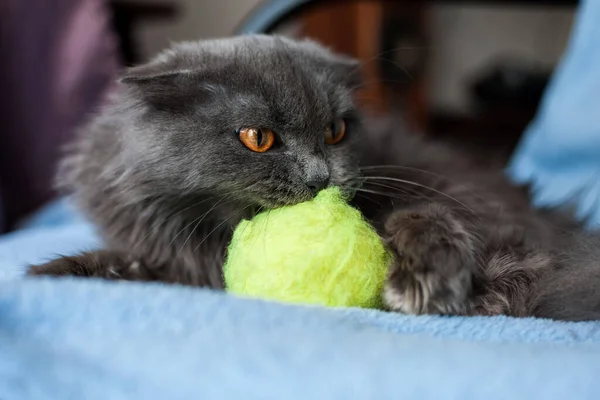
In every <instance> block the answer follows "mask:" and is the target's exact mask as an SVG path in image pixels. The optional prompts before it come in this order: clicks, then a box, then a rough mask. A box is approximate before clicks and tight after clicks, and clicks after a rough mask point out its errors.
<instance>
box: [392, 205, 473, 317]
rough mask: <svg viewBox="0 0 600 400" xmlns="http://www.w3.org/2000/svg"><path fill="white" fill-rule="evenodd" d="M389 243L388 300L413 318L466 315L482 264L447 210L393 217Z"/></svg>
mask: <svg viewBox="0 0 600 400" xmlns="http://www.w3.org/2000/svg"><path fill="white" fill-rule="evenodd" d="M384 240H385V242H386V243H387V245H388V246H389V248H390V249H391V250H392V252H393V254H394V262H393V263H392V265H391V267H390V270H389V272H388V279H387V282H386V285H385V289H384V293H383V300H384V304H385V305H386V307H387V308H388V309H390V310H393V311H398V312H402V313H407V314H445V315H447V314H464V313H465V312H467V309H468V307H469V298H470V295H471V292H472V278H473V274H474V272H475V268H476V263H475V258H474V250H473V245H472V241H471V237H470V235H469V234H468V232H467V231H466V230H465V229H464V227H463V225H462V224H461V223H460V222H459V221H458V220H456V219H455V218H454V217H453V216H452V214H451V213H450V212H449V211H448V210H447V209H445V208H444V207H443V206H438V205H428V206H427V207H424V208H419V209H413V210H400V211H396V212H394V213H392V214H391V215H390V217H389V218H388V220H387V222H386V226H385V236H384Z"/></svg>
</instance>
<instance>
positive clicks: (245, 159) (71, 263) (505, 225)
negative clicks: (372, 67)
mask: <svg viewBox="0 0 600 400" xmlns="http://www.w3.org/2000/svg"><path fill="white" fill-rule="evenodd" d="M359 69H360V65H359V64H358V63H357V62H356V61H354V60H352V59H349V58H347V57H343V56H340V55H335V54H332V53H331V52H329V51H328V50H326V49H324V48H323V47H321V46H319V45H317V44H315V43H314V42H310V41H293V40H290V39H286V38H282V37H274V36H246V37H237V38H231V39H223V40H211V41H203V42H194V43H183V44H179V45H177V46H175V47H173V48H172V49H170V50H167V51H165V52H163V53H162V54H160V55H159V56H158V57H156V58H155V59H154V60H153V61H151V62H150V63H148V64H146V65H142V66H139V67H135V68H133V69H130V70H129V71H127V72H126V73H125V75H124V76H123V77H122V79H121V80H120V82H121V83H120V85H119V88H118V90H117V92H116V93H115V94H114V96H113V98H112V99H111V100H110V102H109V104H108V105H107V106H106V107H104V108H103V110H102V111H101V112H100V113H99V114H98V115H97V116H96V117H95V118H94V119H93V120H92V121H91V122H90V123H89V124H88V125H87V126H86V127H85V129H83V130H82V131H81V134H80V136H79V138H78V140H76V142H75V143H74V144H73V146H72V147H71V149H70V150H69V154H68V156H67V157H66V158H65V159H64V161H63V162H62V164H61V167H60V172H59V179H58V182H59V185H60V187H61V188H62V189H64V190H65V191H66V192H67V193H69V194H72V195H73V198H74V199H75V201H76V202H77V204H78V205H79V207H80V208H81V209H82V210H83V211H84V212H85V213H86V215H87V216H89V217H90V218H91V219H92V220H93V221H94V222H95V223H96V224H97V225H98V227H99V228H100V230H101V233H102V234H103V237H104V238H105V241H106V249H105V250H102V251H97V252H91V253H84V254H80V255H77V256H72V257H63V258H59V259H56V260H54V261H51V262H49V263H47V264H45V265H39V266H33V267H32V268H31V269H30V270H29V273H30V274H31V275H55V276H60V275H76V276H91V277H100V278H106V279H127V280H158V281H164V282H170V283H178V284H185V285H194V286H208V287H212V288H222V287H223V281H222V274H221V267H222V264H223V259H224V256H225V249H226V245H227V243H228V241H229V239H230V237H231V233H232V230H233V228H234V227H235V225H236V224H237V223H238V222H239V221H240V219H241V218H244V217H251V216H252V215H253V214H255V213H257V212H259V211H261V210H267V209H270V208H273V207H277V206H282V205H286V204H294V203H298V202H302V201H305V200H308V199H310V198H312V197H313V196H314V195H315V194H316V193H317V192H318V191H319V190H321V189H322V188H324V187H327V186H332V185H335V186H339V187H341V188H342V189H343V190H344V191H346V192H347V193H348V194H349V195H353V196H354V205H355V206H356V207H358V208H360V209H361V211H363V214H364V215H365V216H366V217H367V218H369V220H370V221H372V223H373V225H374V226H375V227H376V228H377V229H378V230H379V232H380V234H381V237H382V240H383V241H384V243H386V245H387V246H389V248H390V249H391V250H392V251H393V252H394V254H395V261H394V263H393V265H392V266H391V267H390V270H389V277H388V281H387V284H386V287H385V290H384V293H382V296H383V299H384V301H385V304H386V306H387V307H388V308H389V309H390V310H393V311H399V312H403V313H413V314H423V313H435V314H459V315H495V314H506V315H513V316H539V317H549V318H555V319H570V320H586V319H600V250H598V247H599V246H598V245H597V243H598V241H597V240H596V238H594V237H592V236H591V235H589V236H584V235H585V234H584V233H583V231H582V230H581V228H580V227H579V226H578V225H577V224H576V223H574V222H572V221H570V220H569V219H567V218H563V217H559V216H558V214H556V215H555V213H553V212H549V211H542V210H535V209H533V208H532V207H530V203H529V197H528V192H527V190H526V188H519V187H515V186H513V185H511V184H510V183H509V182H508V181H507V180H506V179H505V178H504V176H503V175H502V173H501V171H500V170H499V169H493V170H486V169H484V168H481V167H479V166H475V165H474V164H473V163H472V162H470V161H469V156H468V155H467V154H462V153H460V152H459V151H456V150H452V149H450V148H447V147H444V146H443V145H440V144H435V143H429V142H425V141H422V140H421V139H418V138H417V137H416V136H414V135H408V134H405V133H403V130H402V124H401V122H400V120H396V119H393V118H392V119H389V120H383V119H379V120H374V121H369V120H365V119H363V118H362V117H361V116H360V113H359V111H358V110H357V109H356V106H355V103H354V101H353V92H354V91H356V89H357V88H359V86H360V76H359ZM361 165H362V166H365V167H360V166H361ZM366 165H375V166H371V167H368V166H366Z"/></svg>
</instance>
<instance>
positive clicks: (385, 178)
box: [362, 176, 475, 214]
mask: <svg viewBox="0 0 600 400" xmlns="http://www.w3.org/2000/svg"><path fill="white" fill-rule="evenodd" d="M362 179H364V180H369V179H371V180H382V181H390V182H398V183H404V184H407V185H412V186H416V187H420V188H423V189H425V190H430V191H432V192H434V193H437V194H439V195H440V196H444V197H446V198H448V199H450V200H452V201H454V202H456V203H457V204H460V205H461V206H463V207H464V208H465V209H467V210H469V211H470V212H471V213H473V214H475V211H474V210H473V209H472V208H471V207H469V206H468V205H466V204H465V203H463V202H462V201H460V200H458V199H457V198H455V197H453V196H450V195H449V194H447V193H444V192H442V191H440V190H437V189H434V188H432V187H429V186H427V185H423V184H420V183H417V182H413V181H409V180H406V179H400V178H391V177H387V176H363V177H362Z"/></svg>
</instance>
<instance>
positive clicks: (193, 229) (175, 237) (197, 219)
mask: <svg viewBox="0 0 600 400" xmlns="http://www.w3.org/2000/svg"><path fill="white" fill-rule="evenodd" d="M223 199H225V196H223V197H221V198H220V199H219V200H218V201H217V202H216V203H215V204H213V206H212V207H211V208H209V210H208V211H207V212H205V213H204V214H202V215H201V216H199V217H198V218H196V219H194V220H193V221H192V222H190V223H189V224H187V225H186V226H185V227H184V228H183V229H182V230H181V231H179V232H178V233H177V235H175V236H174V237H173V239H171V242H170V243H169V246H171V245H172V244H173V242H174V241H175V239H177V237H178V236H179V235H180V234H181V233H182V232H183V231H185V230H186V229H187V228H189V227H190V225H192V224H193V223H194V222H196V221H197V222H196V225H194V227H193V228H192V230H191V231H190V234H189V235H188V236H187V238H186V239H185V241H184V242H183V244H182V245H181V248H180V249H179V252H181V251H182V250H183V248H184V247H185V245H186V244H187V242H188V241H189V240H190V238H191V237H192V235H193V234H194V232H195V231H196V229H197V228H198V226H200V224H201V223H202V221H204V219H205V218H206V217H207V216H208V214H210V213H211V211H213V210H214V209H215V208H217V206H219V204H220V203H221V202H222V201H223ZM230 202H231V201H227V202H225V203H223V204H227V203H230Z"/></svg>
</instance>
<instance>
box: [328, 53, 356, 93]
mask: <svg viewBox="0 0 600 400" xmlns="http://www.w3.org/2000/svg"><path fill="white" fill-rule="evenodd" d="M332 68H333V70H334V71H335V73H336V75H337V76H338V77H339V78H338V79H340V80H341V83H343V84H345V85H346V86H347V87H348V88H349V89H352V90H356V89H358V88H359V87H360V86H361V84H362V70H361V63H360V62H359V61H358V60H357V59H355V58H352V57H348V56H345V55H340V54H335V55H333V57H332Z"/></svg>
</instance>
